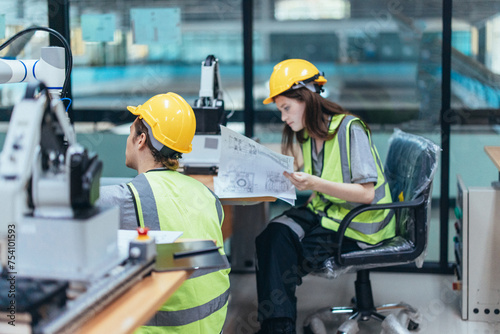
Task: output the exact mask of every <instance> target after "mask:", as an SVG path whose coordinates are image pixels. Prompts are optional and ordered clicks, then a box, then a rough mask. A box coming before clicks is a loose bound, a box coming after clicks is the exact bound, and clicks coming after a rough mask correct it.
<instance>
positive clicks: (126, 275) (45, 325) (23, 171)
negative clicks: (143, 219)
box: [0, 48, 156, 333]
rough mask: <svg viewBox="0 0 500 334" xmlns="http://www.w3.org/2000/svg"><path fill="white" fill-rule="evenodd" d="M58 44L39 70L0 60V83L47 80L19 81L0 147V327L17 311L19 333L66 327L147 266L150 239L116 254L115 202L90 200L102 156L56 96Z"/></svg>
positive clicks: (94, 194)
mask: <svg viewBox="0 0 500 334" xmlns="http://www.w3.org/2000/svg"><path fill="white" fill-rule="evenodd" d="M59 49H61V48H56V49H52V48H48V49H47V50H46V51H42V58H43V60H44V61H43V62H42V63H45V64H46V65H44V66H45V67H44V66H42V67H41V70H40V68H39V67H38V66H39V65H37V63H40V62H23V61H17V60H12V61H8V62H7V61H5V60H2V61H1V62H0V72H1V73H0V78H3V79H4V82H3V83H9V82H18V81H19V80H18V79H16V78H20V77H22V76H20V75H19V73H20V72H22V73H24V72H25V71H31V73H34V74H33V76H32V77H31V79H32V80H34V79H36V78H39V77H40V76H41V77H43V76H44V73H45V75H46V76H47V77H48V78H51V79H50V80H48V82H50V86H47V85H46V84H45V83H43V82H40V81H36V80H35V81H32V82H30V83H29V84H28V86H27V89H26V93H25V97H24V99H23V100H22V101H20V102H19V103H17V104H16V105H15V106H14V109H13V112H12V115H11V120H10V123H9V128H8V132H7V136H6V139H5V143H4V146H3V150H2V151H1V153H0V189H1V190H2V191H0V212H1V213H2V217H1V218H0V259H1V266H2V271H1V277H0V291H2V293H1V296H0V314H1V315H2V320H0V332H5V329H12V328H13V327H9V326H11V325H13V324H14V323H12V324H10V323H9V321H15V320H16V317H17V321H18V322H17V324H20V323H24V324H25V325H26V327H27V328H29V330H28V331H27V332H33V333H58V332H72V331H73V329H74V328H77V327H78V326H79V325H80V324H82V323H84V322H85V321H86V320H87V318H89V317H91V316H92V315H93V314H94V313H93V312H96V311H98V310H100V309H101V308H103V307H104V306H105V305H107V304H108V303H109V302H110V301H112V300H113V299H114V298H115V297H117V296H119V295H120V294H121V293H123V292H124V291H125V290H126V289H128V288H129V287H130V286H131V285H133V284H134V283H135V282H137V281H138V280H140V279H142V278H143V277H144V276H145V275H147V274H149V273H150V272H151V271H152V270H153V268H154V262H155V255H156V252H155V247H154V240H153V239H152V241H151V242H152V243H153V246H152V247H151V246H149V247H144V246H143V244H141V243H139V244H137V242H131V245H130V247H131V248H133V249H134V251H133V252H132V251H131V252H130V254H131V255H129V256H128V257H127V256H124V255H123V254H121V253H120V252H119V249H118V240H117V239H118V228H119V211H118V208H117V207H114V208H101V207H96V206H95V205H94V203H95V202H96V200H97V199H98V197H99V179H100V177H101V172H102V162H101V161H100V160H99V159H98V157H97V155H95V154H92V153H90V152H88V151H87V149H85V148H84V147H83V146H81V145H80V144H78V143H77V141H76V135H75V132H74V129H73V126H72V125H71V123H70V120H69V118H68V116H67V114H66V111H65V109H64V105H63V102H62V101H61V99H59V93H60V92H61V90H62V91H64V86H65V84H66V81H65V78H67V76H66V73H67V72H65V71H64V65H63V66H62V72H61V64H67V62H66V60H65V57H64V56H65V54H64V51H62V52H61V50H59ZM53 51H55V53H54V52H53ZM54 55H55V58H54V57H53V56H54ZM46 56H47V57H46ZM55 60H58V61H57V62H56V61H55ZM16 62H17V63H16ZM27 63H29V64H32V65H30V66H32V68H31V69H28V70H27V69H26V66H19V64H24V65H26V64H27ZM40 66H41V65H40ZM22 73H21V74H22ZM25 74H26V73H25ZM51 74H54V75H53V76H52V75H51ZM27 76H28V75H27V74H26V77H27ZM56 77H57V78H59V79H57V80H56V79H54V78H56ZM60 79H62V81H61V80H60ZM63 82H64V84H63ZM12 307H13V308H12ZM89 310H92V312H90V313H89V312H88V311H89ZM12 316H13V317H14V319H13V320H12ZM9 317H10V318H9ZM9 319H11V320H9ZM6 322H7V323H6ZM2 326H3V327H2ZM6 326H7V327H6ZM18 328H19V327H18Z"/></svg>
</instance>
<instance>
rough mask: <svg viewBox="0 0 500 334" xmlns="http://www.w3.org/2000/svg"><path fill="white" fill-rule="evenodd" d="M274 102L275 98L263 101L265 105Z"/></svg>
mask: <svg viewBox="0 0 500 334" xmlns="http://www.w3.org/2000/svg"><path fill="white" fill-rule="evenodd" d="M273 102H274V97H268V98H267V99H265V100H264V101H262V103H263V104H269V103H273Z"/></svg>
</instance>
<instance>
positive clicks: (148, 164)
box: [137, 159, 163, 174]
mask: <svg viewBox="0 0 500 334" xmlns="http://www.w3.org/2000/svg"><path fill="white" fill-rule="evenodd" d="M156 168H163V165H162V164H161V163H158V162H156V161H154V159H144V160H141V161H140V162H139V166H138V167H137V174H142V173H145V172H147V171H148V170H152V169H156Z"/></svg>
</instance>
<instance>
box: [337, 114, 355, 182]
mask: <svg viewBox="0 0 500 334" xmlns="http://www.w3.org/2000/svg"><path fill="white" fill-rule="evenodd" d="M354 118H355V117H354V116H350V115H347V116H346V117H344V119H343V120H342V122H341V123H340V125H339V130H338V131H337V138H338V139H339V150H340V164H341V166H342V180H343V181H344V183H351V168H349V159H348V156H347V155H348V152H347V140H346V138H347V135H350V134H347V124H349V122H350V121H351V120H352V119H354Z"/></svg>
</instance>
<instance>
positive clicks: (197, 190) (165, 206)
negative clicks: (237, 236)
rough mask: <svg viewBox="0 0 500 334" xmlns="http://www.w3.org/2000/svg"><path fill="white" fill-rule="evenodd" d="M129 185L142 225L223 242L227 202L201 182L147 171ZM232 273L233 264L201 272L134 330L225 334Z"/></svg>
mask: <svg viewBox="0 0 500 334" xmlns="http://www.w3.org/2000/svg"><path fill="white" fill-rule="evenodd" d="M127 185H128V187H129V189H130V191H131V192H132V195H133V198H134V201H135V206H136V213H137V220H138V222H139V224H140V225H141V227H144V226H146V227H149V228H151V229H152V230H170V231H183V238H187V239H190V238H193V239H210V240H215V241H216V242H217V245H218V246H222V245H223V239H222V232H221V224H222V220H223V218H224V213H223V211H222V206H221V204H220V201H219V199H218V198H217V197H216V196H215V195H214V194H213V193H212V192H211V191H210V190H209V189H208V188H207V187H205V186H204V185H203V184H201V183H200V182H198V181H196V180H195V179H193V178H191V177H189V176H186V175H183V174H180V173H178V172H175V171H170V170H166V169H160V170H152V171H148V172H146V173H142V174H140V175H138V176H137V177H135V178H134V179H133V180H132V182H130V183H128V184H127ZM221 253H222V254H223V252H221ZM229 271H230V269H229V264H228V266H227V269H222V270H203V269H200V270H196V271H195V272H194V273H193V274H192V275H191V277H190V278H189V279H188V280H186V281H185V282H184V283H183V284H182V286H181V287H180V288H179V289H178V290H177V291H176V292H175V293H174V294H173V295H172V296H171V297H170V298H169V299H168V301H166V302H165V303H164V304H163V305H162V307H161V308H160V310H159V311H158V312H157V313H156V315H155V316H154V317H153V319H151V320H150V321H149V322H148V323H147V324H146V326H142V327H141V328H139V329H138V330H137V331H136V332H135V333H185V334H188V333H189V334H193V333H220V332H221V331H222V327H223V325H224V321H225V319H226V313H227V302H228V298H229V276H228V274H229ZM137 307H141V306H140V305H137Z"/></svg>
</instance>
